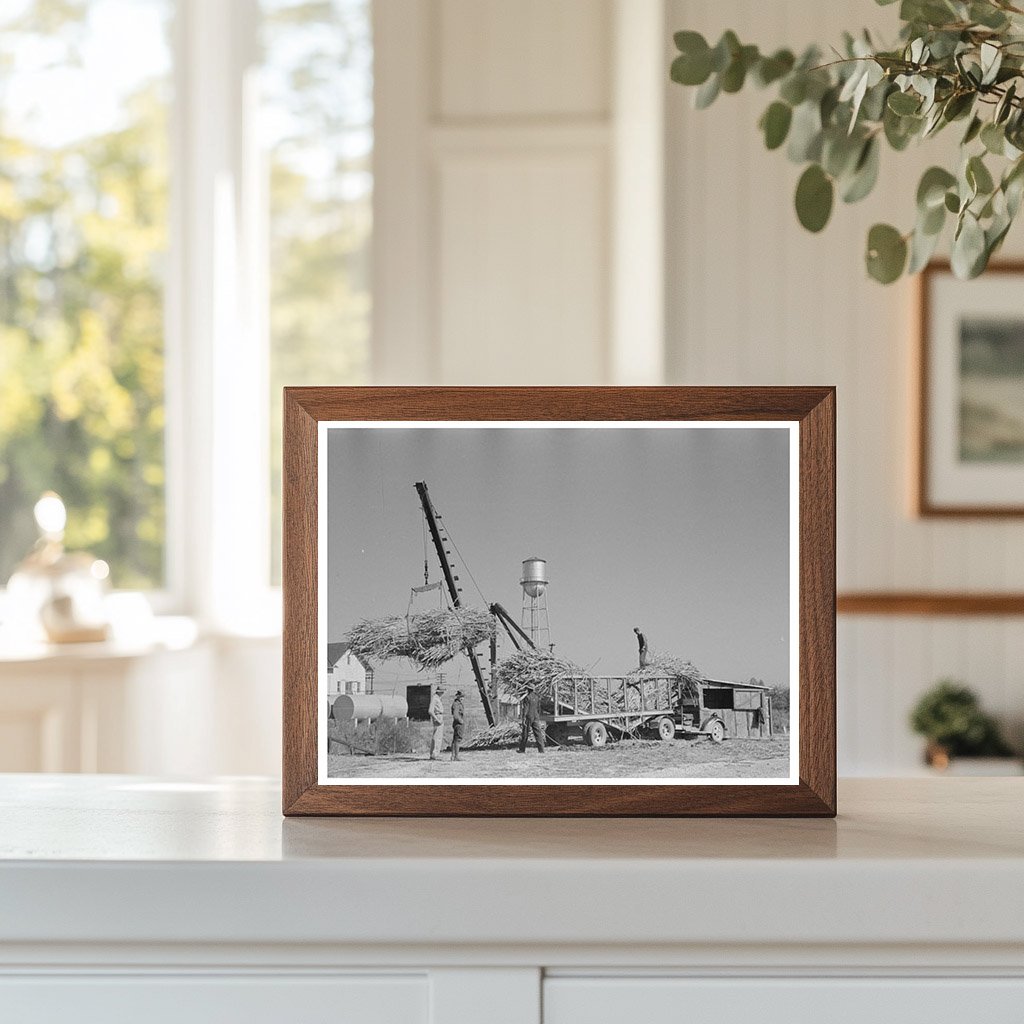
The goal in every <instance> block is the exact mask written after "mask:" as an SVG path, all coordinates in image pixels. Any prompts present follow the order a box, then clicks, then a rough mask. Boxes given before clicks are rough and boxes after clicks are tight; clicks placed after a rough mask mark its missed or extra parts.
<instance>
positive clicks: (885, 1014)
mask: <svg viewBox="0 0 1024 1024" xmlns="http://www.w3.org/2000/svg"><path fill="white" fill-rule="evenodd" d="M631 1020H632V1021H638V1022H639V1021H642V1022H643V1024H680V1022H682V1021H714V1022H715V1024H751V1022H752V1021H756V1022H757V1024H797V1022H801V1021H813V1022H814V1024H963V1022H965V1021H972V1020H973V1021H984V1022H985V1024H1020V1022H1021V1020H1024V979H1021V978H1013V979H1005V978H969V977H962V978H944V979H935V978H922V979H912V980H911V979H906V978H852V979H851V978H841V977H825V978H820V977H819V978H806V977H805V978H680V977H674V978H673V977H632V978H630V977H615V978H596V977H586V978H579V977H575V978H574V977H552V978H548V979H547V980H546V981H545V983H544V1024H579V1022H581V1021H586V1024H623V1022H624V1021H631Z"/></svg>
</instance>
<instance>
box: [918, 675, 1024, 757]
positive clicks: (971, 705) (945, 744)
mask: <svg viewBox="0 0 1024 1024" xmlns="http://www.w3.org/2000/svg"><path fill="white" fill-rule="evenodd" d="M910 725H911V728H912V729H913V730H914V732H916V733H918V734H919V735H921V736H924V737H925V739H926V740H927V741H928V742H927V746H926V747H925V762H926V763H927V764H929V765H931V766H932V767H933V768H937V769H939V770H945V769H947V768H948V767H949V766H950V764H951V762H952V761H953V759H954V758H964V757H973V758H982V757H984V758H1008V757H1012V756H1013V750H1011V748H1010V746H1009V744H1007V742H1006V741H1005V740H1004V739H1003V736H1002V733H1001V732H1000V730H999V726H998V725H997V723H996V721H995V719H994V718H992V716H991V715H989V714H987V713H986V712H984V711H983V710H982V709H981V705H980V702H979V701H978V697H977V695H976V694H975V693H974V691H973V690H971V689H970V688H969V687H967V686H964V685H963V684H962V683H958V682H954V681H953V680H951V679H943V680H942V681H941V682H939V683H937V684H936V685H935V686H934V687H932V689H930V690H929V691H928V692H927V693H925V694H924V695H923V696H922V697H921V699H920V700H919V701H918V702H917V705H916V706H915V708H914V710H913V711H912V712H911V715H910Z"/></svg>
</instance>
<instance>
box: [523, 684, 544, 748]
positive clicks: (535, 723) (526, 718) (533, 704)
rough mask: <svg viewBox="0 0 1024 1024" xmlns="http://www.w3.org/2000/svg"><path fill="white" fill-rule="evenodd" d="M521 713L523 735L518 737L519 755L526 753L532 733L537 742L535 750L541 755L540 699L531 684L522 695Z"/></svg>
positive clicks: (542, 746) (542, 739)
mask: <svg viewBox="0 0 1024 1024" xmlns="http://www.w3.org/2000/svg"><path fill="white" fill-rule="evenodd" d="M521 713H522V716H523V734H522V736H520V737H519V753H520V754H525V753H526V741H527V740H528V739H529V737H530V733H531V732H532V733H533V738H534V740H536V742H537V750H538V751H539V752H540V753H541V754H543V753H544V723H543V722H542V721H541V720H540V697H538V696H537V687H536V686H534V684H533V683H529V684H528V685H527V687H526V693H525V694H524V695H523V703H522V705H521Z"/></svg>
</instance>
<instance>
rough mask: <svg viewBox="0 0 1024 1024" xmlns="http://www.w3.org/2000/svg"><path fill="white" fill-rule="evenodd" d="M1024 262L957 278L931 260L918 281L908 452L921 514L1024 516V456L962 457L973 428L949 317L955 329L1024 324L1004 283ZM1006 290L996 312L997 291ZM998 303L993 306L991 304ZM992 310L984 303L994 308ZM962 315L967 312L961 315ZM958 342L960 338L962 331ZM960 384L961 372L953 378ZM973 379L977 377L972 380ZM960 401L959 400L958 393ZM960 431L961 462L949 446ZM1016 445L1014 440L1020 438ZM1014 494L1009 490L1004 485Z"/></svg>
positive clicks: (1022, 281) (917, 509)
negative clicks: (977, 323)
mask: <svg viewBox="0 0 1024 1024" xmlns="http://www.w3.org/2000/svg"><path fill="white" fill-rule="evenodd" d="M1022 275H1024V262H1021V261H1008V260H1003V261H999V262H993V263H990V264H989V266H988V268H987V269H986V270H985V273H984V275H983V276H982V277H981V278H978V279H976V280H973V281H959V280H957V279H956V278H955V277H954V276H953V274H952V270H951V268H950V265H949V263H948V262H947V261H941V260H936V261H934V262H932V263H930V264H929V265H928V266H927V267H925V269H924V270H923V271H922V272H921V274H920V275H919V277H918V282H917V339H916V346H915V352H916V357H917V358H916V366H915V377H916V385H917V415H916V418H915V427H916V435H917V436H916V437H915V438H914V444H913V449H912V450H913V452H914V457H915V462H916V465H915V466H914V474H913V484H914V486H913V509H914V512H915V513H916V514H917V515H918V516H920V517H922V518H953V519H966V518H1008V517H1017V516H1024V461H1018V462H1017V465H1016V466H1014V465H1012V464H1009V463H1005V462H1003V463H1001V464H1000V463H998V462H995V461H993V462H986V461H985V457H984V456H983V455H979V456H978V457H977V459H976V460H975V461H973V463H972V462H969V461H966V460H964V459H963V454H962V453H963V450H964V444H965V441H964V438H965V437H967V436H968V435H967V434H966V433H965V432H966V431H969V430H970V429H971V427H970V425H969V424H965V422H964V420H963V415H964V414H963V412H962V408H961V411H960V413H959V418H957V416H958V413H957V411H956V410H955V409H954V404H955V403H956V402H957V399H958V392H957V391H956V387H955V384H954V381H953V377H954V374H959V375H962V374H963V373H964V371H963V369H962V367H959V368H958V367H957V366H956V365H955V361H956V360H957V359H958V358H959V353H958V352H957V351H954V344H955V341H954V340H951V339H952V332H951V328H950V316H951V315H960V316H961V321H960V322H961V328H960V330H961V332H962V331H963V330H965V326H964V325H965V324H966V323H967V322H968V317H969V316H973V317H976V318H989V317H990V318H991V319H992V320H993V321H995V320H997V319H998V318H999V317H1001V316H1009V315H1011V311H1012V316H1013V320H1014V321H1018V320H1019V323H1020V327H1021V330H1022V331H1024V313H1018V312H1017V311H1016V308H1015V307H1016V306H1019V298H1018V297H1017V295H1016V294H1015V293H1014V292H1013V291H1012V289H1011V288H1010V287H1009V284H1010V282H1008V281H1007V278H1009V277H1017V278H1018V280H1017V281H1016V282H1013V285H1014V287H1016V289H1017V290H1018V292H1019V289H1020V287H1021V286H1022V285H1024V277H1022ZM1002 291H1005V300H1004V302H1003V304H1002V306H1003V308H1002V311H1000V308H999V304H998V301H997V297H998V294H999V293H1000V292H1002ZM994 302H995V303H996V305H995V306H993V303H994ZM993 309H994V312H991V314H990V313H989V312H988V311H989V310H993ZM965 314H966V315H965ZM959 344H960V345H961V346H962V345H963V344H964V339H963V334H962V333H961V338H960V342H959ZM957 380H958V382H959V383H960V387H961V389H962V388H963V387H964V380H963V377H962V376H958V377H957ZM972 384H974V386H978V385H977V382H972ZM959 401H960V402H961V403H962V402H963V401H964V398H963V394H962V393H960V394H959ZM954 430H958V431H959V435H958V436H959V438H960V452H961V454H960V457H959V461H960V464H959V465H957V462H958V456H957V454H956V453H955V451H954V448H955V447H956V438H954V436H953V431H954ZM1018 449H1019V445H1018ZM1008 486H1009V488H1010V489H1011V491H1012V493H1007V487H1008Z"/></svg>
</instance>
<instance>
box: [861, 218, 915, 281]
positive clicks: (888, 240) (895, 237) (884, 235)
mask: <svg viewBox="0 0 1024 1024" xmlns="http://www.w3.org/2000/svg"><path fill="white" fill-rule="evenodd" d="M906 262H907V242H906V239H905V238H904V237H903V236H902V235H901V234H900V233H899V231H897V230H896V228H894V227H892V225H890V224H875V225H874V227H872V228H871V230H870V231H869V232H868V249H867V257H866V263H867V269H868V273H869V274H870V275H871V277H873V278H874V279H875V280H876V281H878V282H879V283H880V284H892V282H893V281H895V280H896V279H897V278H898V277H899V276H900V274H902V273H903V268H904V266H905V265H906Z"/></svg>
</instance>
